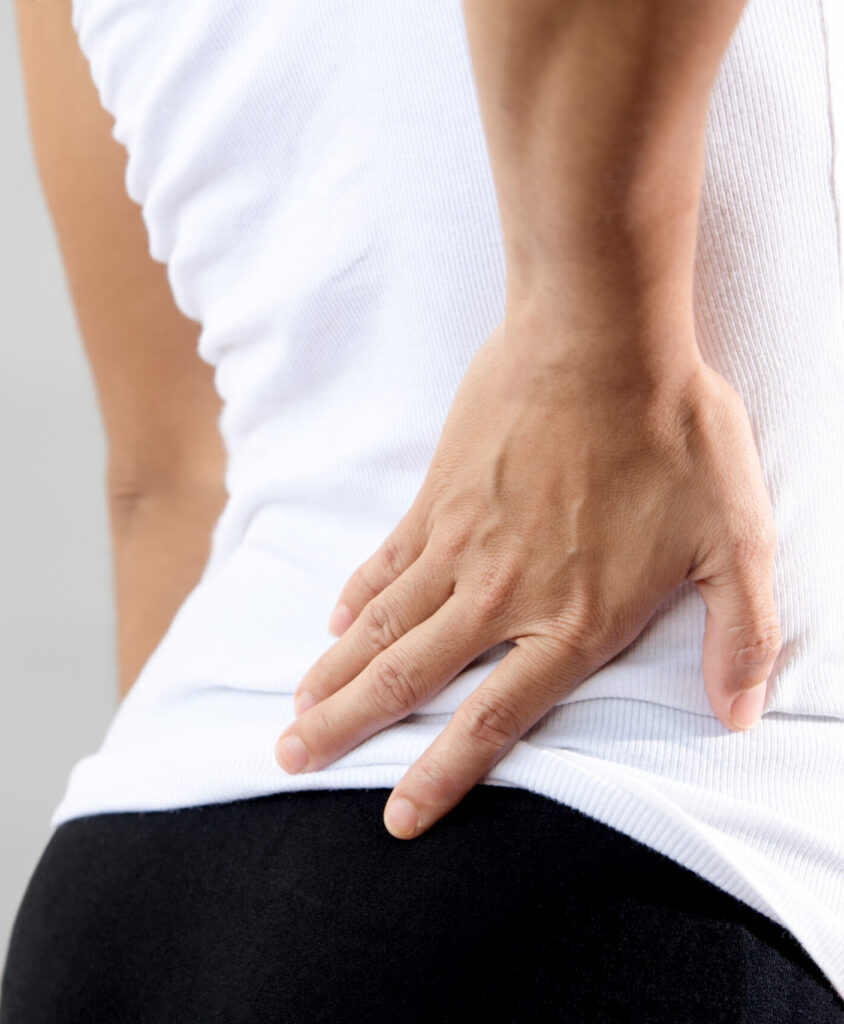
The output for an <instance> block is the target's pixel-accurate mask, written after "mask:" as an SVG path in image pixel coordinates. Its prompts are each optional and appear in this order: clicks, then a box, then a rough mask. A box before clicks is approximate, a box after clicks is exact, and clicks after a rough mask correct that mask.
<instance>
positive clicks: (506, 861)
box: [0, 785, 844, 1024]
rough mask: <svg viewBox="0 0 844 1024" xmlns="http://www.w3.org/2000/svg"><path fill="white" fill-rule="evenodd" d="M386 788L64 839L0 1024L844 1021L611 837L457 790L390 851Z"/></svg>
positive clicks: (572, 819) (778, 945)
mask: <svg viewBox="0 0 844 1024" xmlns="http://www.w3.org/2000/svg"><path fill="white" fill-rule="evenodd" d="M389 792H390V790H389V789H381V788H379V789H357V790H317V791H312V792H308V791H304V792H295V793H284V794H278V795H274V796H269V797H261V798H258V799H253V800H242V801H237V802H234V803H226V804H213V805H210V806H205V807H192V808H186V809H181V810H177V811H154V812H144V813H134V812H133V813H122V814H102V815H96V816H92V817H86V818H78V819H75V820H72V821H69V822H66V823H65V824H63V825H61V826H60V827H59V828H58V829H57V830H56V831H55V832H54V834H53V836H52V837H51V839H50V841H49V843H48V844H47V847H46V849H45V850H44V852H43V854H42V856H41V859H40V861H39V863H38V866H37V867H36V870H35V872H34V874H33V877H32V879H31V880H30V883H29V887H28V889H27V892H26V894H25V896H24V899H23V902H22V904H21V907H20V909H19V911H18V916H17V920H16V923H15V927H14V931H13V935H12V940H11V946H10V951H9V955H8V959H7V963H6V968H5V972H4V977H3V988H2V1007H1V1008H0V1024H48V1022H49V1024H83V1022H84V1024H93V1022H97V1024H105V1022H112V1021H115V1022H120V1024H131V1022H136V1021H139V1022H140V1021H143V1022H148V1024H159V1022H179V1024H190V1022H203V1024H209V1022H216V1021H221V1022H222V1021H225V1022H227V1024H228V1022H241V1021H242V1022H247V1021H248V1022H250V1024H251V1022H255V1024H258V1022H261V1024H263V1022H285V1024H288V1022H296V1024H299V1022H301V1024H312V1022H314V1024H315V1022H317V1021H319V1022H322V1021H326V1022H327V1021H331V1022H332V1024H342V1022H346V1021H365V1022H368V1024H380V1022H385V1024H386V1022H389V1024H405V1022H416V1021H419V1022H422V1021H424V1022H426V1024H435V1022H451V1021H454V1022H460V1024H466V1022H474V1021H478V1022H481V1021H482V1022H499V1021H500V1022H531V1024H537V1022H546V1021H566V1022H569V1024H578V1022H584V1024H601V1022H610V1021H611V1022H615V1021H619V1022H625V1024H628V1022H639V1021H640V1022H647V1024H660V1022H663V1021H664V1022H666V1024H669V1022H670V1024H686V1022H697V1021H700V1022H705V1024H719V1022H724V1021H729V1022H731V1024H745V1022H746V1024H761V1022H764V1024H778V1022H785V1021H788V1022H793V1021H805V1022H807V1024H825V1022H836V1024H841V1022H844V1001H842V1000H841V999H840V997H839V996H838V995H837V994H836V993H835V991H834V990H833V989H832V987H831V985H830V984H829V982H828V980H827V979H826V978H825V976H824V975H823V974H822V973H821V971H820V970H819V969H818V967H817V966H816V965H815V964H814V962H813V961H812V960H811V959H810V958H809V957H808V956H807V955H806V954H805V952H804V951H803V949H802V947H801V946H800V945H799V944H798V943H797V941H796V940H795V939H794V938H793V936H792V935H791V934H790V933H789V932H788V931H786V930H784V929H782V928H781V927H780V926H779V925H777V924H776V923H774V922H773V921H771V920H770V919H768V918H767V917H765V916H764V915H761V914H759V913H757V912H756V911H754V910H752V909H751V908H750V907H748V906H747V905H745V904H743V903H741V902H740V901H738V900H735V899H733V898H732V897H731V896H729V895H728V894H727V893H725V892H723V891H722V890H720V889H718V888H717V887H715V886H713V885H711V884H710V883H709V882H707V881H706V880H704V879H703V878H701V877H700V876H698V875H696V874H695V873H694V872H692V871H689V870H687V869H686V868H684V867H681V866H680V865H679V864H677V863H675V862H674V861H672V860H670V859H668V858H666V857H664V856H662V855H661V854H659V853H656V852H655V851H654V850H652V849H650V848H649V847H647V846H644V845H642V844H640V843H638V842H636V841H634V840H633V839H631V838H629V837H628V836H626V835H624V834H623V833H621V832H618V831H616V830H615V829H612V828H610V827H608V826H606V825H604V824H602V823H600V822H598V821H596V820H594V819H592V818H589V817H588V816H586V815H584V814H581V813H580V812H578V811H575V810H573V809H572V808H570V807H567V806H565V805H564V804H559V803H557V802H555V801H553V800H550V799H548V798H546V797H543V796H539V795H537V794H535V793H530V792H528V791H525V790H520V789H509V788H503V787H497V786H489V785H479V786H476V787H475V788H474V789H473V790H471V791H470V792H469V793H468V794H467V796H466V797H465V798H464V799H463V801H462V802H461V803H460V804H459V805H458V807H456V808H455V809H454V810H453V811H451V812H450V813H449V814H448V815H446V816H445V817H444V818H442V819H441V820H440V821H439V822H438V823H437V824H436V825H434V826H433V827H432V828H431V829H430V830H429V831H428V832H427V833H425V834H424V835H422V836H420V837H419V838H417V839H413V840H400V839H395V838H393V837H392V836H391V835H390V834H389V833H388V832H387V831H386V829H385V828H384V826H383V824H382V820H381V815H382V811H383V807H384V804H385V803H386V800H387V796H388V795H389Z"/></svg>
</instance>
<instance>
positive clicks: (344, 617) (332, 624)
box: [328, 604, 355, 636]
mask: <svg viewBox="0 0 844 1024" xmlns="http://www.w3.org/2000/svg"><path fill="white" fill-rule="evenodd" d="M354 621H355V617H354V615H352V612H351V609H350V608H349V607H348V606H347V605H345V604H338V605H337V607H336V608H335V609H334V611H333V612H332V613H331V618H330V619H329V620H328V631H329V633H333V634H334V635H335V636H340V635H341V634H342V633H345V632H346V630H347V629H348V628H349V626H351V624H352V623H353V622H354Z"/></svg>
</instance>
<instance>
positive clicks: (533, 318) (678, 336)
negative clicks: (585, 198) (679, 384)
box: [502, 272, 702, 390]
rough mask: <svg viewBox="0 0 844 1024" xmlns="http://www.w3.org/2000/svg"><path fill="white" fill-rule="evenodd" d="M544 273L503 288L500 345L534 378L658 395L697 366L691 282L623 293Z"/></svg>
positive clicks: (615, 282) (612, 284) (614, 285)
mask: <svg viewBox="0 0 844 1024" xmlns="http://www.w3.org/2000/svg"><path fill="white" fill-rule="evenodd" d="M609 277H610V280H609V281H604V280H602V279H601V278H600V276H592V277H590V276H589V275H585V274H583V273H580V274H577V275H569V276H568V277H566V276H565V275H563V278H562V279H561V278H557V277H554V276H553V275H550V274H548V273H547V272H545V273H543V275H542V276H539V275H537V276H535V277H533V278H531V280H530V286H529V287H525V284H526V282H525V281H524V280H523V279H520V280H519V282H518V286H516V287H514V288H512V289H511V288H510V287H509V282H508V296H507V304H506V311H505V316H504V321H503V324H502V327H503V330H502V341H503V344H504V345H505V347H506V349H507V350H508V352H510V354H511V355H512V357H513V359H514V360H515V361H516V363H517V364H518V365H523V366H526V367H531V368H533V370H534V371H535V372H536V373H537V374H550V375H551V376H552V377H553V376H554V375H555V374H557V373H558V372H562V373H565V374H573V373H574V374H577V375H579V376H581V377H584V378H588V379H589V380H591V381H593V382H594V383H595V384H599V383H601V382H604V383H606V385H607V386H612V387H616V386H621V387H635V388H636V389H637V390H643V389H644V390H660V389H661V388H662V387H663V385H664V384H665V383H671V382H673V381H676V380H678V379H684V378H686V377H687V376H688V375H689V374H690V373H691V372H693V371H694V370H696V369H697V368H698V367H699V365H700V363H701V362H702V357H701V355H700V350H699V348H698V345H697V339H696V336H695V329H694V313H693V304H692V292H691V286H690V283H689V282H688V281H687V280H686V279H684V278H677V277H671V278H667V279H661V280H659V281H655V282H653V283H652V284H651V285H650V286H649V287H643V288H639V289H633V288H628V287H627V286H626V285H624V284H622V283H620V279H613V278H612V275H609Z"/></svg>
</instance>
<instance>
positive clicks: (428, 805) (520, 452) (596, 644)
mask: <svg viewBox="0 0 844 1024" xmlns="http://www.w3.org/2000/svg"><path fill="white" fill-rule="evenodd" d="M743 4H744V0H718V3H707V4H677V3H675V2H674V0H628V2H626V3H623V4H619V3H615V2H597V0H596V2H590V3H568V2H560V0H499V2H497V3H495V4H489V3H488V2H487V0H463V6H464V11H465V15H466V30H467V36H468V40H469V44H470V50H471V55H472V64H473V68H474V72H475V79H476V82H477V86H478V98H479V101H480V110H481V115H482V118H483V124H484V132H485V135H486V141H487V145H488V149H489V155H490V161H491V168H492V172H493V178H494V182H495V191H496V197H497V201H498V211H499V214H500V219H501V228H502V238H503V243H504V254H505V260H506V269H507V280H506V285H507V287H506V296H505V303H504V308H505V310H506V314H505V317H504V321H503V322H502V324H501V325H499V327H498V328H497V329H496V330H495V331H494V332H493V333H492V334H491V336H490V337H489V338H488V339H487V340H486V341H485V342H484V344H483V345H481V347H480V348H479V350H478V351H477V353H476V354H475V356H474V358H473V360H472V362H471V364H470V366H469V368H468V370H467V372H466V374H465V376H464V378H463V380H462V381H461V383H460V386H459V388H458V389H457V393H456V395H455V398H454V403H453V405H452V407H451V409H450V410H449V414H448V416H447V418H446V422H445V425H444V427H443V432H442V436H441V437H440V440H439V443H438V445H437V448H436V451H435V454H434V457H433V459H432V460H431V464H430V466H429V468H428V473H427V475H426V477H425V480H424V482H423V484H422V487H421V489H420V491H419V494H418V495H417V497H416V499H415V501H414V502H413V504H412V506H411V508H410V509H409V510H408V512H407V514H406V515H405V516H404V517H403V518H402V520H401V522H400V523H399V524H398V525H397V526H396V528H395V529H394V530H393V531H392V532H391V534H390V535H389V536H388V537H387V538H386V540H385V541H384V542H383V544H382V545H381V547H380V548H379V549H378V551H376V552H375V553H374V554H373V555H372V557H371V558H369V559H368V560H367V561H366V562H364V564H363V565H361V566H360V567H359V568H358V569H357V571H356V572H355V573H354V575H353V576H352V577H351V579H350V580H349V581H348V582H347V584H346V586H345V587H344V588H343V592H342V594H341V595H340V607H339V608H338V609H337V610H336V613H335V614H336V618H335V619H333V624H334V625H335V626H337V627H338V629H337V631H338V632H339V631H341V630H342V629H343V627H344V626H346V627H347V628H346V629H345V632H343V634H342V636H341V638H340V639H339V640H338V642H337V643H336V644H334V646H332V647H331V648H330V649H329V650H328V651H326V653H325V654H324V655H323V656H322V657H321V658H319V660H318V661H317V662H316V663H315V664H314V665H313V666H312V667H311V669H310V670H309V671H308V672H307V674H306V675H305V677H304V678H303V679H302V680H301V682H300V684H299V687H298V690H297V697H298V705H297V711H298V712H300V716H299V718H298V719H297V721H296V722H295V723H293V724H292V725H291V726H290V727H289V728H288V729H286V730H285V731H284V733H283V734H282V736H281V738H280V740H279V743H278V745H277V749H276V753H277V756H278V759H279V762H280V764H281V765H282V767H283V768H285V770H288V771H314V770H318V769H320V768H323V767H325V766H326V765H329V764H331V763H332V762H333V761H335V760H336V759H337V758H338V757H340V756H341V755H343V754H345V753H346V752H347V751H349V750H350V749H352V748H353V747H355V746H357V744H359V743H360V742H361V741H362V740H364V739H366V738H367V737H368V736H371V735H372V734H373V733H375V732H377V731H378V730H379V729H382V728H384V727H385V726H387V725H390V724H391V723H393V722H398V721H400V720H401V719H402V718H404V717H405V716H406V715H408V714H410V713H411V712H413V711H414V710H416V709H417V708H419V707H420V706H421V705H423V704H424V703H425V702H426V701H427V700H428V699H429V698H430V697H432V696H433V695H434V694H435V693H436V692H437V691H438V690H440V689H441V688H442V687H443V686H445V685H446V684H447V683H448V682H449V681H450V680H452V679H453V678H454V677H455V675H457V673H459V672H460V670H461V669H463V668H464V667H465V666H466V665H467V664H469V662H471V661H472V660H474V659H475V658H476V657H477V656H478V655H480V654H482V653H483V652H484V651H486V650H488V649H489V648H490V647H493V646H495V645H496V644H499V643H502V642H503V641H510V642H512V643H513V644H514V645H515V646H514V647H513V648H512V649H511V650H510V651H509V652H508V653H507V655H506V656H505V657H504V658H503V659H502V660H501V662H500V664H498V665H497V666H496V667H495V669H494V670H493V671H492V672H491V673H490V674H489V675H488V676H487V677H486V678H485V679H484V680H483V682H482V683H481V684H480V685H479V686H478V687H477V688H476V689H475V691H474V692H473V693H471V694H470V695H469V696H468V697H467V698H466V699H465V700H464V701H463V703H462V704H461V705H460V706H459V707H458V708H457V710H456V711H455V713H454V715H453V716H452V718H451V720H450V722H449V723H448V725H447V726H446V727H445V728H444V729H443V731H442V732H441V734H440V735H439V736H438V737H437V739H436V740H435V741H434V742H433V743H432V744H431V745H430V747H429V748H428V749H427V750H426V751H425V752H424V753H423V755H422V756H421V757H420V758H419V760H418V761H416V763H415V764H413V765H412V766H411V767H410V769H409V770H408V772H407V773H406V774H405V776H404V777H403V778H402V779H401V780H400V781H399V783H398V785H397V786H396V787H395V789H394V791H393V792H392V793H391V794H390V798H389V800H388V801H387V806H386V808H385V823H386V825H387V827H388V829H389V830H390V831H391V832H392V833H393V834H394V835H397V836H402V837H410V836H414V835H419V834H420V833H422V832H424V831H425V830H426V829H428V828H429V827H430V826H431V825H432V824H433V823H434V822H435V821H437V820H438V819H439V818H440V817H442V815H444V814H445V813H447V812H448V811H449V810H450V809H451V808H452V807H454V805H455V804H457V803H458V802H459V801H460V800H461V798H462V797H463V796H464V794H465V793H466V792H467V791H468V790H469V789H471V788H472V787H473V786H474V785H475V784H476V783H477V782H479V781H480V780H481V779H482V778H483V777H484V776H485V775H486V774H487V773H488V772H489V771H490V769H491V768H492V767H493V766H494V765H495V764H496V763H497V762H498V761H499V760H500V759H501V758H502V757H503V756H504V755H505V754H506V753H507V751H508V750H510V749H511V748H512V746H513V745H514V744H515V743H516V742H517V741H518V740H519V738H520V737H521V736H523V735H524V733H525V732H527V730H528V729H530V728H531V726H533V725H534V724H535V723H536V722H537V721H538V720H539V719H540V718H541V717H542V716H543V715H544V714H545V713H546V712H547V711H548V710H549V709H550V708H552V707H553V706H554V705H555V704H557V703H559V702H560V701H561V700H563V699H564V698H566V697H567V696H568V695H569V694H570V693H572V691H573V690H574V689H575V688H576V687H577V686H578V685H580V683H582V682H583V680H584V679H586V678H587V677H588V676H589V675H591V674H592V673H593V672H595V671H596V670H597V669H598V668H600V667H601V665H603V664H605V663H606V662H607V661H609V660H610V658H613V657H614V656H615V655H616V654H618V653H619V652H620V651H621V650H623V649H624V648H625V647H627V646H628V645H629V644H630V643H631V642H632V641H633V640H634V639H635V638H636V637H637V636H638V635H639V633H641V631H642V629H643V628H644V626H645V625H646V623H647V622H648V620H649V619H650V618H651V616H652V615H653V613H654V611H655V610H656V608H657V607H658V606H659V605H660V604H661V603H662V602H663V601H664V600H665V599H666V597H668V595H670V594H671V593H672V591H674V590H675V589H676V588H677V587H678V586H679V585H680V584H682V583H683V582H685V581H687V580H693V581H694V582H695V584H696V586H697V588H698V590H699V591H700V594H701V596H702V597H703V599H704V601H705V602H706V609H707V610H706V630H705V634H704V637H703V651H702V658H703V676H704V683H705V686H706V690H707V694H708V697H709V702H710V704H711V705H712V710H713V712H714V714H715V715H716V716H717V717H718V719H719V720H720V721H721V722H722V723H723V724H724V725H725V726H726V727H727V728H741V727H743V726H750V725H751V724H753V723H754V722H755V721H756V720H757V719H758V717H759V715H760V713H761V710H762V706H763V703H764V700H765V690H766V680H767V678H768V676H769V674H770V672H771V669H772V667H773V664H774V660H775V658H776V656H777V654H778V652H779V649H780V646H781V639H780V630H779V623H778V617H777V611H776V608H775V606H774V595H773V560H774V552H775V545H776V536H775V526H774V517H773V511H772V509H771V505H770V502H769V499H768V495H767V493H766V490H765V485H764V479H763V474H762V469H761V466H760V463H759V458H758V455H757V452H756V449H755V446H754V442H753V435H752V430H751V425H750V421H749V418H748V415H747V412H746V410H745V408H744V405H743V403H742V401H741V398H740V396H739V395H738V393H737V392H736V391H735V390H734V389H733V388H732V387H731V386H730V385H729V384H728V382H727V381H725V380H724V379H723V378H722V377H720V376H719V375H718V374H717V373H716V372H715V371H714V370H713V369H712V368H711V367H709V366H708V365H706V364H705V363H704V361H703V360H702V358H701V356H700V352H699V349H698V347H697V340H696V337H695V331H694V323H695V317H694V301H693V296H694V287H693V284H694V266H695V259H696V236H697V217H698V206H699V197H700V186H701V179H702V169H703V157H704V151H705V135H706V120H707V108H708V101H709V94H710V91H711V88H712V84H713V82H714V79H715V75H716V73H717V70H718V67H719V63H720V60H721V57H722V55H723V53H724V50H725V48H726V46H727V43H728V40H729V38H730V35H731V33H732V31H733V29H734V27H735V25H736V22H737V21H738V19H739V16H740V14H741V10H742V7H743ZM342 606H345V608H346V609H347V611H345V612H344V611H343V610H342ZM344 619H345V621H344Z"/></svg>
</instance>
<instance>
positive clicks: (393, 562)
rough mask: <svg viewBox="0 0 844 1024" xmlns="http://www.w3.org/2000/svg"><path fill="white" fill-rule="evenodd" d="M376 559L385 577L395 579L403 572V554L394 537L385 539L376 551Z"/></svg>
mask: <svg viewBox="0 0 844 1024" xmlns="http://www.w3.org/2000/svg"><path fill="white" fill-rule="evenodd" d="M378 557H379V561H380V566H381V569H382V570H383V571H384V573H385V575H387V576H390V577H395V576H398V575H399V574H400V573H402V572H404V569H405V564H404V562H405V559H404V553H403V551H402V549H401V548H400V546H399V544H398V542H397V539H396V538H395V537H392V536H390V537H387V539H386V540H385V541H384V543H383V544H382V545H381V547H380V549H379V551H378Z"/></svg>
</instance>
